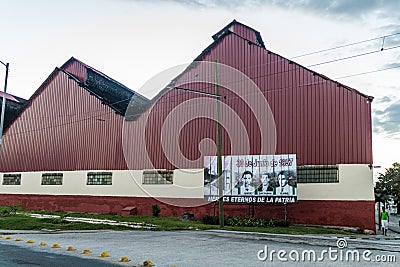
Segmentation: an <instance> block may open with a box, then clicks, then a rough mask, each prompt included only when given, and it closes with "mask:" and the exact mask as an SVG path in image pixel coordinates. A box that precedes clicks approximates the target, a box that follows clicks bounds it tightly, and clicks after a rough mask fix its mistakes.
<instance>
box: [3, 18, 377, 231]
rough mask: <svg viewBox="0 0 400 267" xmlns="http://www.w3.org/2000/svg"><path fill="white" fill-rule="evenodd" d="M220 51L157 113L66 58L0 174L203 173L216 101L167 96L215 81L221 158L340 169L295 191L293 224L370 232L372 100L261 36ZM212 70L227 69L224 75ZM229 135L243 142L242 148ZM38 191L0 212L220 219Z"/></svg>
mask: <svg viewBox="0 0 400 267" xmlns="http://www.w3.org/2000/svg"><path fill="white" fill-rule="evenodd" d="M213 39H214V42H213V43H212V44H211V45H210V46H209V47H207V48H206V49H205V50H204V51H203V52H202V53H201V54H200V55H199V56H198V57H197V58H196V59H195V62H194V63H193V64H192V65H190V66H189V67H188V68H187V69H186V70H185V71H184V72H183V73H182V74H180V75H179V76H178V77H176V78H175V79H174V80H173V81H172V82H171V84H170V85H169V86H167V87H166V88H164V90H162V91H161V92H160V94H159V95H158V96H157V97H155V98H154V99H153V100H151V101H150V100H148V99H146V98H145V97H143V96H141V95H139V94H137V93H135V92H133V91H131V90H130V89H128V88H126V87H125V86H123V85H121V84H119V83H118V82H116V81H115V80H113V79H111V78H109V77H108V76H106V75H104V74H103V73H101V72H99V71H97V70H95V69H93V68H91V67H89V66H87V65H85V64H84V63H82V62H80V61H78V60H77V59H74V58H71V59H70V60H69V61H67V62H66V63H65V64H64V65H63V66H62V67H60V68H56V69H55V70H54V71H53V73H52V74H51V75H50V76H49V78H48V79H47V80H46V81H45V82H44V83H43V84H42V85H41V87H40V88H39V89H38V90H37V91H36V92H35V94H34V95H33V96H32V97H31V98H30V99H29V101H28V104H27V105H26V107H25V108H24V110H23V111H22V112H21V113H20V114H19V115H18V117H17V118H16V119H14V121H13V123H12V124H11V125H10V126H9V127H8V128H7V129H6V131H5V134H4V139H3V140H4V148H3V151H2V154H1V157H0V172H2V173H4V174H10V173H11V174H17V173H22V178H21V179H22V181H23V179H24V177H23V176H24V175H25V173H44V172H47V173H48V172H71V173H73V172H78V171H99V170H100V171H113V170H115V171H121V170H127V169H130V170H148V169H167V170H175V169H202V168H203V165H202V164H203V163H202V156H204V155H215V153H216V151H215V141H210V140H216V138H215V137H216V123H215V120H214V114H215V106H216V105H215V98H213V97H209V96H201V95H198V94H194V93H191V92H188V91H186V92H185V91H182V90H178V89H173V88H172V87H174V86H175V87H181V88H187V89H193V90H197V91H203V92H207V93H215V85H213V84H212V82H213V80H214V79H215V76H218V78H219V79H220V80H219V82H218V83H219V84H220V88H219V90H220V95H221V96H223V97H221V104H222V105H223V106H224V108H223V109H222V110H221V121H222V122H223V123H222V124H223V126H224V127H223V128H224V130H223V133H222V137H223V138H222V139H223V144H222V149H223V154H224V155H230V154H233V155H263V154H296V155H297V165H298V166H337V168H338V173H339V178H338V182H337V183H331V182H330V183H323V182H320V181H315V182H312V181H311V182H310V181H307V182H306V183H303V184H299V194H300V193H301V192H304V193H302V194H303V195H299V202H298V203H296V204H293V205H289V208H288V211H289V219H290V220H292V221H293V222H295V223H307V224H327V225H345V226H358V227H360V228H363V229H375V221H374V220H375V219H374V200H373V185H372V171H371V170H370V168H369V167H368V166H369V165H371V164H372V140H371V139H372V130H371V128H372V127H371V102H372V99H373V98H372V97H370V96H367V95H365V94H362V93H360V92H358V91H356V90H355V89H352V88H349V87H347V86H345V85H343V84H341V83H338V82H336V81H333V80H331V79H329V78H327V77H325V76H323V75H321V74H318V73H316V72H314V71H312V70H309V69H307V68H305V67H303V66H301V65H299V64H297V63H295V62H293V61H291V60H288V59H286V58H284V57H282V56H280V55H278V54H276V53H273V52H271V51H269V50H268V49H266V47H265V45H264V42H263V40H262V39H261V35H260V33H259V32H257V31H255V30H254V29H252V28H250V27H248V26H246V25H243V24H241V23H239V22H236V21H233V22H231V23H230V24H229V25H227V26H226V27H225V28H223V29H222V30H221V31H219V32H218V33H217V34H215V35H214V36H213ZM216 60H217V62H218V64H219V65H218V66H222V68H221V69H220V70H219V72H218V71H217V74H215V66H216V65H215V63H214V62H215V61H216ZM202 62H209V63H205V64H202ZM227 66H229V67H232V68H233V69H234V70H235V71H232V72H231V71H230V70H229V67H227ZM132 75H134V73H133V74H132ZM243 77H245V78H246V79H244V78H243ZM253 87H257V89H254V88H253ZM160 89H161V88H160ZM132 98H133V99H134V100H133V101H131V102H130V103H129V101H130V100H131V99H132ZM260 101H261V102H260ZM262 101H265V103H267V104H266V105H262V103H263V102H262ZM260 103H261V104H260ZM125 112H127V114H128V116H126V117H125V119H124V116H123V115H124V114H125ZM232 129H242V130H240V131H239V130H238V133H239V134H238V133H236V136H235V133H233V132H232ZM243 129H244V131H243ZM232 136H233V137H232ZM169 146H170V147H169ZM178 154H179V155H178ZM27 175H28V174H27ZM32 175H33V174H32ZM74 175H78V174H77V173H76V174H74ZM113 175H115V179H117V174H114V173H113ZM71 177H72V176H71ZM74 177H75V176H74ZM27 179H28V178H27ZM32 179H36V178H32ZM72 179H75V178H71V180H72ZM76 179H78V178H76ZM66 180H67V176H65V177H64V181H65V182H66ZM299 182H300V181H299ZM22 183H23V182H22ZM3 185H4V183H3ZM3 188H6V189H4V190H3ZM9 188H13V189H12V190H11V189H9ZM40 190H41V189H40ZM40 190H39V191H38V192H27V191H23V192H22V191H21V192H19V191H18V187H15V186H14V185H13V187H7V186H3V187H2V188H1V191H2V193H3V194H2V195H1V196H0V203H1V202H6V201H19V200H21V201H22V202H23V204H24V206H25V207H26V208H35V209H36V208H38V209H58V210H71V211H90V212H120V210H121V209H122V208H123V207H125V206H136V207H137V208H138V212H139V213H150V212H151V205H152V204H153V203H156V202H157V203H160V206H161V207H162V210H163V213H162V214H165V215H178V214H180V213H181V212H183V211H187V210H188V211H191V212H193V213H195V215H196V216H197V217H200V216H202V215H205V214H212V213H213V212H214V204H207V205H202V206H197V207H182V206H173V205H169V204H165V203H163V201H162V199H163V196H162V195H161V196H160V197H156V198H152V197H151V196H148V197H145V196H141V195H134V194H133V195H129V194H128V195H127V194H122V193H121V194H119V193H112V192H111V191H110V192H108V191H107V192H104V193H102V191H101V190H100V189H99V190H97V189H96V190H94V191H93V192H92V191H90V192H89V191H88V192H89V193H85V194H80V193H79V192H76V193H68V192H70V191H65V192H63V191H62V189H60V190H61V191H54V193H51V191H48V190H47V189H46V190H44V191H40ZM107 190H108V189H107ZM357 190H358V191H357ZM337 191H340V192H337ZM352 191H356V192H357V193H356V194H353V195H351V194H352V193H351V192H352ZM60 192H61V193H60ZM165 198H168V196H166V197H165ZM177 198H179V196H177ZM196 199H198V197H197V196H196V197H192V198H191V197H190V196H189V197H186V198H185V201H188V202H190V201H192V200H196ZM160 200H161V201H160ZM247 208H248V206H247V205H227V207H226V213H227V214H228V215H244V214H246V212H247ZM283 212H284V210H283V207H282V206H279V205H272V206H265V205H264V206H256V207H255V215H256V216H264V217H279V218H281V217H282V216H283ZM349 218H351V220H349Z"/></svg>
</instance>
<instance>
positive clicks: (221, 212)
mask: <svg viewBox="0 0 400 267" xmlns="http://www.w3.org/2000/svg"><path fill="white" fill-rule="evenodd" d="M215 94H216V95H217V98H216V99H217V169H218V202H219V227H220V228H224V226H225V221H224V220H225V218H224V199H223V198H224V177H222V137H221V123H220V98H221V96H220V95H219V87H218V60H217V59H216V60H215Z"/></svg>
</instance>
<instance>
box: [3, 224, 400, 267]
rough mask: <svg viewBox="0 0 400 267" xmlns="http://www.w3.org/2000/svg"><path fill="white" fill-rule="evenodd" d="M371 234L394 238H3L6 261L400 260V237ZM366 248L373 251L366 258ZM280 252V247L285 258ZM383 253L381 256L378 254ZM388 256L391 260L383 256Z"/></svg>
mask: <svg viewBox="0 0 400 267" xmlns="http://www.w3.org/2000/svg"><path fill="white" fill-rule="evenodd" d="M16 237H20V238H22V239H23V240H24V241H20V242H17V241H15V238H16ZM335 238H336V237H335ZM371 238H373V239H374V240H371V242H378V243H382V244H383V243H385V242H386V243H388V242H389V243H388V245H385V247H381V248H380V247H379V246H377V245H375V243H371V244H366V245H364V244H361V245H360V244H358V245H357V244H356V241H354V240H350V239H348V240H347V241H348V244H347V246H346V247H345V248H343V249H338V247H337V242H336V239H332V240H330V239H327V241H326V242H325V243H319V244H318V245H315V244H314V243H315V242H316V241H312V242H309V243H307V244H304V243H302V242H303V241H301V242H297V243H290V242H276V241H271V240H265V239H259V238H258V237H257V236H255V238H254V236H253V237H252V238H248V235H246V234H243V237H240V235H230V234H228V235H225V236H223V235H221V234H218V233H211V232H207V231H177V232H175V231H100V232H77V233H52V234H49V233H47V234H46V233H19V234H17V233H15V234H13V235H12V239H10V240H5V239H4V235H3V238H2V239H0V252H1V260H0V266H74V267H75V266H113V265H112V263H114V264H118V259H119V258H120V257H122V256H127V257H129V258H130V259H131V260H132V261H131V262H130V263H122V266H132V265H133V264H138V263H143V261H144V260H146V259H149V260H151V261H152V262H153V263H154V264H155V265H156V266H157V267H159V266H168V267H171V266H173V265H175V266H177V267H196V266H199V267H203V266H205V267H208V266H240V267H241V266H276V265H278V264H279V265H285V266H324V267H327V266H363V267H365V266H379V265H382V266H398V265H399V263H398V261H400V252H399V251H400V240H398V239H394V238H392V239H391V240H379V239H377V238H378V237H376V236H372V237H371ZM28 239H33V240H35V244H27V243H26V242H25V241H26V240H28ZM41 241H45V242H47V244H49V245H48V246H46V247H39V246H38V243H39V242H41ZM361 241H362V240H360V242H361ZM313 242H314V243H313ZM54 243H58V244H60V245H61V247H62V248H60V249H52V248H50V246H51V244H54ZM378 243H376V244H378ZM10 245H12V246H13V247H12V249H10ZM14 246H18V249H15V250H13V249H14ZM67 246H74V247H75V248H76V249H77V251H75V252H70V251H66V247H67ZM392 247H393V248H395V247H396V249H398V250H391V248H392ZM86 248H88V249H90V250H91V251H92V254H91V255H82V254H81V253H79V251H82V250H83V249H86ZM266 249H267V250H266ZM329 249H330V250H331V251H332V252H333V253H331V255H329V253H328V251H329ZM10 250H11V252H10ZM324 250H326V252H324ZM356 250H357V253H358V254H359V259H358V260H357V259H356V258H353V256H352V255H354V254H353V253H356ZM102 251H107V252H109V253H110V255H111V257H109V258H106V259H101V264H105V265H100V263H99V262H98V261H94V260H96V259H98V258H99V255H100V253H101V252H102ZM272 251H274V252H272ZM279 251H282V252H279ZM292 251H297V252H292ZM310 251H314V252H315V255H316V256H315V258H313V257H312V256H311V260H309V259H308V254H309V253H311V252H310ZM365 251H367V252H368V253H367V255H366V257H364V258H363V255H364V254H363V253H365ZM265 252H267V253H265ZM271 253H272V254H271ZM278 253H280V258H279V257H278ZM296 253H298V254H299V259H296ZM303 253H305V254H304V255H305V256H304V259H302V254H303ZM346 253H347V254H349V253H350V254H351V255H349V257H347V258H348V259H349V260H346V255H347V254H346ZM340 254H342V256H340ZM377 256H378V257H380V258H379V259H378V258H377ZM389 256H390V258H389ZM382 257H383V258H384V260H385V261H386V262H385V263H381V262H377V260H380V259H382ZM293 259H294V260H293ZM387 261H390V262H387ZM394 261H395V262H394ZM11 264H14V265H11ZM27 264H28V265H27ZM29 264H31V265H29ZM35 264H36V265H35ZM120 266H121V265H120Z"/></svg>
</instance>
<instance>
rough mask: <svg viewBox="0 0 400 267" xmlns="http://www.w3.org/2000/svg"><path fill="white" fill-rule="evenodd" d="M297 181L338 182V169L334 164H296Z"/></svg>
mask: <svg viewBox="0 0 400 267" xmlns="http://www.w3.org/2000/svg"><path fill="white" fill-rule="evenodd" d="M297 182H299V183H338V182H339V169H338V166H336V165H305V166H297Z"/></svg>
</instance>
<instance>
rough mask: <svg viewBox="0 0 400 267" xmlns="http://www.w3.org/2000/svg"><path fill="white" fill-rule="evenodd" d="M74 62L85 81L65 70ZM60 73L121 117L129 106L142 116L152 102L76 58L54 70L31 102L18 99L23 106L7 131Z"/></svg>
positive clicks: (11, 119) (9, 123)
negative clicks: (83, 70) (81, 69)
mask: <svg viewBox="0 0 400 267" xmlns="http://www.w3.org/2000/svg"><path fill="white" fill-rule="evenodd" d="M74 62H76V63H78V64H80V65H81V66H83V67H84V68H85V69H86V73H85V74H86V78H85V79H83V77H80V78H79V76H82V75H80V74H81V73H74V74H72V73H70V72H68V71H66V70H65V69H64V68H67V66H68V65H70V64H72V63H74ZM59 72H62V73H64V74H66V75H67V76H68V77H69V78H71V79H73V80H74V81H75V82H76V83H78V84H79V85H80V86H81V87H82V88H84V89H86V90H87V91H89V93H91V94H92V95H93V96H94V97H97V98H98V99H99V100H100V101H101V102H102V103H103V104H105V105H108V106H109V107H110V108H112V109H113V110H114V111H115V113H117V114H119V115H121V116H124V115H125V111H126V109H127V108H128V106H129V108H130V109H132V110H134V111H135V113H137V114H141V113H142V112H143V110H145V108H146V106H147V105H148V103H149V102H150V100H148V99H147V98H146V97H144V96H142V95H141V94H139V93H137V92H134V91H132V90H131V89H129V88H128V87H126V86H125V85H123V84H121V83H119V82H117V81H115V80H114V79H112V78H110V77H109V76H107V75H105V74H103V73H102V72H100V71H98V70H96V69H94V68H92V67H90V66H88V65H86V64H84V63H83V62H81V61H79V60H77V59H76V58H74V57H71V58H70V59H69V60H68V61H67V62H65V63H64V64H63V65H62V67H61V68H58V67H57V68H55V69H54V70H53V72H52V73H51V74H50V75H49V76H48V77H47V79H46V80H45V81H44V82H43V83H42V84H41V85H40V87H39V88H38V89H37V90H36V91H35V92H34V93H33V95H32V96H31V97H30V98H29V100H25V99H22V98H18V97H16V98H17V99H18V100H19V101H20V102H21V106H20V109H19V111H18V112H14V114H15V116H13V117H12V118H10V121H9V122H8V124H5V127H4V129H5V130H6V129H7V128H8V126H10V125H11V124H12V123H13V122H14V121H15V119H16V118H17V117H18V116H19V114H20V113H21V112H23V110H25V108H26V107H27V106H29V105H30V103H31V102H32V101H33V100H34V99H35V98H36V97H37V96H38V95H39V94H40V93H41V92H42V91H43V90H44V89H45V88H46V87H47V85H48V84H49V83H51V82H52V80H53V79H54V77H55V76H56V75H57V73H59ZM14 97H15V96H14ZM15 103H17V102H15Z"/></svg>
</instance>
